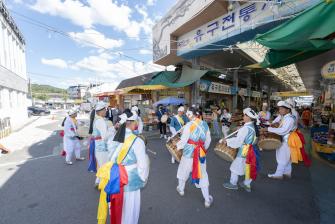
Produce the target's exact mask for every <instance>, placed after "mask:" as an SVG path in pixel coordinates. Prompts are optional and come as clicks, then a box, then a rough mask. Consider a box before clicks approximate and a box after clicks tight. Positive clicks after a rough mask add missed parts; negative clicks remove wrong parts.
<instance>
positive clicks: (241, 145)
mask: <svg viewBox="0 0 335 224" xmlns="http://www.w3.org/2000/svg"><path fill="white" fill-rule="evenodd" d="M257 118H258V115H257V114H256V112H255V111H253V110H252V109H251V108H246V109H244V110H243V122H244V125H243V126H242V127H241V128H240V129H239V130H238V133H237V136H236V137H233V138H228V139H226V140H223V141H224V142H225V143H226V144H227V146H229V147H231V148H234V149H238V153H237V156H236V158H235V160H234V161H233V163H232V164H231V166H230V171H231V175H230V182H227V183H224V184H223V186H224V187H225V188H227V189H231V190H237V189H238V186H237V182H238V177H239V176H245V179H244V182H242V183H240V186H241V187H242V188H244V189H245V190H246V191H247V192H251V185H250V184H251V182H252V180H255V179H256V176H257V166H258V160H259V152H258V148H257V137H258V135H259V132H258V128H257ZM220 141H221V140H220Z"/></svg>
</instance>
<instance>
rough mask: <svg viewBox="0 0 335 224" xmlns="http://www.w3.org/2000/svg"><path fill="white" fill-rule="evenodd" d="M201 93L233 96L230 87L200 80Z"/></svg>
mask: <svg viewBox="0 0 335 224" xmlns="http://www.w3.org/2000/svg"><path fill="white" fill-rule="evenodd" d="M200 91H203V92H210V93H220V94H229V95H230V94H231V88H230V86H228V85H225V84H222V83H218V82H211V81H208V80H200Z"/></svg>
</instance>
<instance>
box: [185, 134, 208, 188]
mask: <svg viewBox="0 0 335 224" xmlns="http://www.w3.org/2000/svg"><path fill="white" fill-rule="evenodd" d="M187 143H188V144H191V145H194V147H195V148H194V151H193V165H192V183H193V184H194V183H196V184H199V181H200V179H201V178H202V175H201V167H200V163H202V164H203V163H205V161H206V153H207V150H206V149H205V148H204V144H205V143H204V142H203V141H201V140H199V141H197V142H195V141H193V140H192V139H189V140H188V141H187Z"/></svg>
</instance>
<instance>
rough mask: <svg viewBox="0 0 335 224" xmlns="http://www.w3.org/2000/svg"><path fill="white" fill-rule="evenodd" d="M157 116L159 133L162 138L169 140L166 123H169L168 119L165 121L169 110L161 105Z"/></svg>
mask: <svg viewBox="0 0 335 224" xmlns="http://www.w3.org/2000/svg"><path fill="white" fill-rule="evenodd" d="M156 115H157V118H158V127H159V132H160V133H161V136H160V138H163V137H164V138H165V139H167V135H166V122H167V119H166V120H165V118H166V117H167V110H166V109H165V108H164V107H163V106H162V105H160V106H159V107H158V110H157V112H156ZM162 118H163V119H162Z"/></svg>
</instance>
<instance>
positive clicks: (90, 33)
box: [69, 29, 124, 49]
mask: <svg viewBox="0 0 335 224" xmlns="http://www.w3.org/2000/svg"><path fill="white" fill-rule="evenodd" d="M69 35H70V36H71V37H72V38H73V39H74V40H75V41H76V42H78V43H80V44H81V45H83V46H90V47H95V48H107V49H112V48H118V47H121V46H123V45H124V41H123V40H120V39H119V40H115V39H111V38H107V37H106V36H105V35H104V34H102V33H100V32H98V31H96V30H93V29H85V30H84V32H81V33H75V32H70V33H69Z"/></svg>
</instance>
